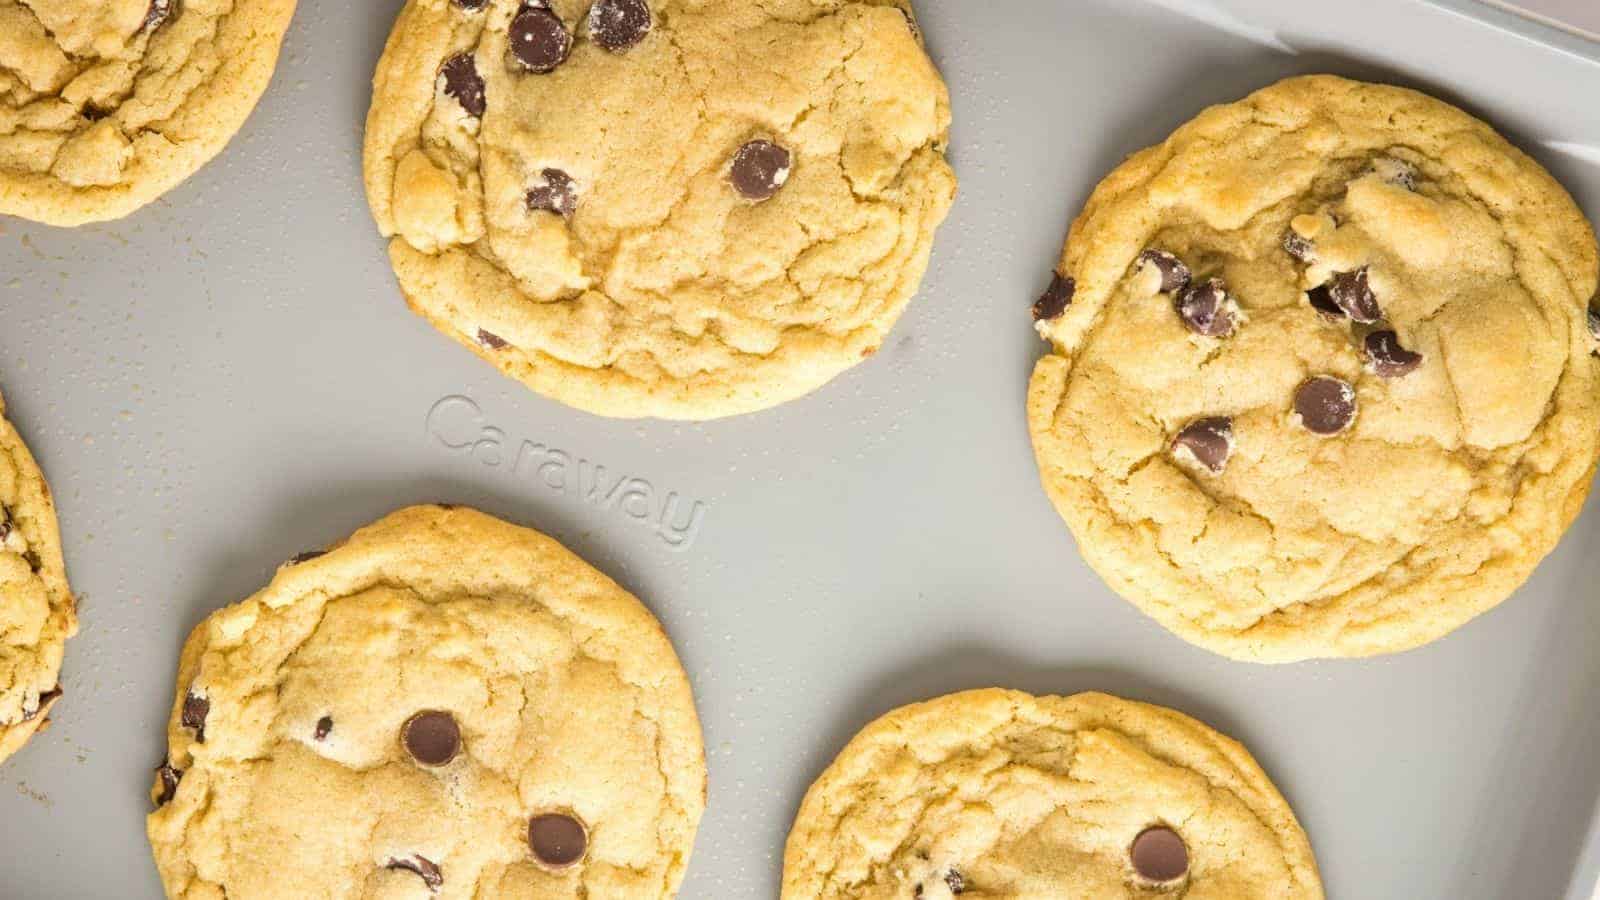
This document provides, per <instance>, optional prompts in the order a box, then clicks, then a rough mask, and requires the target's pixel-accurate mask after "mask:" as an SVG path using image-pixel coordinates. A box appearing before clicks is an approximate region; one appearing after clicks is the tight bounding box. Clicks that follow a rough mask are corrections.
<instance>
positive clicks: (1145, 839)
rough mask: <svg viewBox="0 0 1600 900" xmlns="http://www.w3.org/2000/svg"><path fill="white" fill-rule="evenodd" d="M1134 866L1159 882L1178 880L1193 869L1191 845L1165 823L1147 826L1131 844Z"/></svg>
mask: <svg viewBox="0 0 1600 900" xmlns="http://www.w3.org/2000/svg"><path fill="white" fill-rule="evenodd" d="M1128 856H1129V857H1130V858H1131V859H1132V861H1133V870H1134V871H1135V872H1138V873H1139V877H1140V878H1143V879H1144V880H1146V881H1152V882H1155V883H1157V884H1165V883H1167V882H1170V881H1177V880H1178V879H1179V878H1182V877H1183V876H1184V875H1185V874H1187V873H1188V871H1189V848H1188V847H1186V846H1184V843H1183V838H1181V837H1179V836H1178V833H1177V832H1176V831H1173V830H1172V829H1171V828H1167V827H1166V826H1164V825H1157V826H1155V827H1153V828H1146V829H1145V830H1144V831H1141V832H1140V833H1139V836H1138V837H1136V838H1134V839H1133V846H1132V847H1130V848H1128Z"/></svg>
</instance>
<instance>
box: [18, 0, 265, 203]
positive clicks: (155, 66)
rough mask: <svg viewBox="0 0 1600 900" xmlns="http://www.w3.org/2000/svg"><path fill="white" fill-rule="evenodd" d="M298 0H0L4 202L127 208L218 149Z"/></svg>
mask: <svg viewBox="0 0 1600 900" xmlns="http://www.w3.org/2000/svg"><path fill="white" fill-rule="evenodd" d="M293 12H294V0H0V215H15V216H22V217H24V218H28V219H34V220H36V221H40V222H48V223H50V224H52V225H79V224H82V223H84V222H94V221H99V220H102V219H115V218H119V217H121V216H125V215H127V214H128V213H131V212H133V211H134V210H136V209H138V208H139V207H141V206H143V205H145V204H146V203H149V202H150V201H151V200H154V199H155V198H156V197H159V196H160V195H161V194H163V193H165V192H166V191H167V190H169V189H171V188H172V187H173V186H175V185H176V184H178V183H179V182H180V181H183V180H184V179H185V178H188V177H189V176H190V175H191V174H193V173H194V171H195V170H196V169H198V168H200V167H201V166H202V165H204V164H205V163H206V162H207V161H209V160H210V159H211V157H213V156H216V155H217V153H218V152H220V151H221V150H222V148H223V146H224V145H226V144H227V143H228V140H229V139H230V138H232V137H233V135H234V133H235V132H237V131H238V130H239V126H241V125H243V124H244V120H245V118H246V117H247V116H248V115H249V114H250V110H252V109H254V108H255V105H256V101H257V100H258V99H260V97H261V92H262V91H263V90H265V89H266V86H267V81H268V80H269V79H270V78H271V77H272V69H273V66H274V65H276V63H277V60H278V45H279V44H280V43H281V42H282V40H283V32H284V30H285V29H286V28H288V26H289V16H290V15H291V14H292V13H293Z"/></svg>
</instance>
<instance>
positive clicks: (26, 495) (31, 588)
mask: <svg viewBox="0 0 1600 900" xmlns="http://www.w3.org/2000/svg"><path fill="white" fill-rule="evenodd" d="M5 411H6V403H5V398H4V397H0V760H4V759H5V758H6V757H8V756H10V755H12V754H13V753H16V752H17V750H19V749H21V747H22V745H23V744H25V743H27V741H28V738H30V737H32V736H33V735H34V734H36V733H37V732H38V731H39V730H41V729H42V728H44V727H45V725H46V724H47V723H48V722H49V717H50V709H51V708H52V707H53V706H55V704H56V701H57V700H58V699H59V698H60V697H61V689H60V685H59V684H58V681H57V679H59V678H60V675H61V656H62V652H63V651H64V650H65V647H66V642H67V638H69V637H72V636H73V635H74V634H77V632H78V616H77V604H76V602H75V601H74V600H73V597H72V591H71V589H70V588H68V586H67V572H66V566H65V564H64V563H63V562H62V560H61V533H60V528H59V526H57V524H56V508H55V502H54V501H53V500H52V499H51V498H50V486H49V485H47V484H45V481H44V475H43V474H42V473H41V472H40V471H39V466H38V464H37V463H35V462H34V460H33V456H32V455H31V454H29V453H28V448H27V447H26V446H24V445H23V443H22V438H21V437H19V436H18V435H17V432H16V429H14V428H12V427H11V423H10V422H7V421H6V420H5V418H4V417H5Z"/></svg>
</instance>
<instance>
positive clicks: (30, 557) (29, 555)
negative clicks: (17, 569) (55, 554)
mask: <svg viewBox="0 0 1600 900" xmlns="http://www.w3.org/2000/svg"><path fill="white" fill-rule="evenodd" d="M22 558H23V560H24V561H26V562H27V564H28V568H29V569H30V570H32V571H33V573H34V574H35V575H37V574H39V570H40V569H42V568H44V560H42V559H40V558H39V554H38V553H36V552H34V551H33V550H26V551H23V554H22Z"/></svg>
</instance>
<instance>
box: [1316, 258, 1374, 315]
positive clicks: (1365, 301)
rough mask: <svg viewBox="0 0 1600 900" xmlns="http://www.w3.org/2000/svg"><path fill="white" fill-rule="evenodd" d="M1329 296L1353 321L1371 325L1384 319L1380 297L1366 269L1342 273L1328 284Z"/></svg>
mask: <svg viewBox="0 0 1600 900" xmlns="http://www.w3.org/2000/svg"><path fill="white" fill-rule="evenodd" d="M1328 296H1329V297H1330V298H1332V299H1333V302H1334V303H1335V304H1337V305H1338V307H1339V309H1341V310H1343V311H1344V314H1345V315H1347V316H1349V317H1350V318H1351V320H1352V321H1355V322H1359V323H1361V324H1362V325H1371V324H1372V323H1374V322H1376V321H1378V320H1379V319H1382V318H1383V310H1382V309H1381V308H1380V307H1379V306H1378V295H1377V294H1374V293H1373V292H1372V284H1371V282H1370V281H1369V280H1368V278H1367V270H1366V268H1364V267H1363V268H1360V269H1357V270H1355V271H1354V272H1340V273H1339V274H1337V275H1335V276H1333V280H1332V281H1330V282H1329V283H1328Z"/></svg>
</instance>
